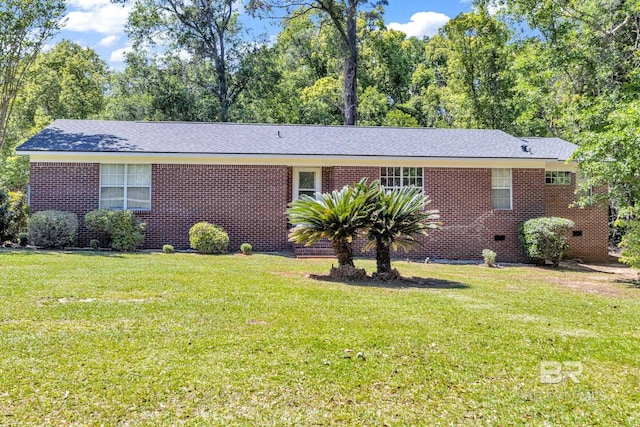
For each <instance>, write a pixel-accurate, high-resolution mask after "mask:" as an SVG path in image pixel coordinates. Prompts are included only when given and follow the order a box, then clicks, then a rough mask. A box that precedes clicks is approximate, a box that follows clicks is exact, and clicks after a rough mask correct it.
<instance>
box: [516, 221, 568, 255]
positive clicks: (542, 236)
mask: <svg viewBox="0 0 640 427" xmlns="http://www.w3.org/2000/svg"><path fill="white" fill-rule="evenodd" d="M573 225H574V223H573V221H571V220H570V219H566V218H557V217H540V218H532V219H530V220H528V221H525V222H524V223H522V224H521V225H520V241H521V243H522V246H523V248H524V251H525V253H526V254H527V256H528V257H530V258H533V259H536V260H538V261H540V262H541V263H545V262H547V261H550V262H551V263H552V264H553V266H554V267H557V266H558V265H560V261H562V258H563V257H564V256H565V255H566V254H567V252H568V251H569V245H568V244H567V236H568V233H569V231H570V230H571V229H572V228H573Z"/></svg>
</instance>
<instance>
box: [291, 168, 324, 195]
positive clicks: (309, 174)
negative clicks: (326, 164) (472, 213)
mask: <svg viewBox="0 0 640 427" xmlns="http://www.w3.org/2000/svg"><path fill="white" fill-rule="evenodd" d="M321 192H322V168H294V169H293V200H297V199H299V198H300V196H301V195H303V194H306V195H307V196H310V197H315V196H316V193H321Z"/></svg>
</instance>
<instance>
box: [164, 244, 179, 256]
mask: <svg viewBox="0 0 640 427" xmlns="http://www.w3.org/2000/svg"><path fill="white" fill-rule="evenodd" d="M175 251H176V250H175V248H174V247H173V245H163V246H162V252H164V253H165V254H172V253H174V252H175Z"/></svg>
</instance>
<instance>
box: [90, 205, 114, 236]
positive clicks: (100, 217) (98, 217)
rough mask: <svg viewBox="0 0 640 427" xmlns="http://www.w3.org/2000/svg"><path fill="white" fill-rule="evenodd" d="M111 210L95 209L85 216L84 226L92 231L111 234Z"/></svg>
mask: <svg viewBox="0 0 640 427" xmlns="http://www.w3.org/2000/svg"><path fill="white" fill-rule="evenodd" d="M111 212H112V211H110V210H109V209H104V208H103V209H95V210H92V211H89V212H87V214H86V215H85V216H84V225H85V227H87V228H88V229H89V230H90V231H98V232H103V233H108V232H109V214H110V213H111Z"/></svg>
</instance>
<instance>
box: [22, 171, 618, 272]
mask: <svg viewBox="0 0 640 427" xmlns="http://www.w3.org/2000/svg"><path fill="white" fill-rule="evenodd" d="M291 171H292V168H290V167H286V166H235V165H230V166H224V165H166V164H154V165H153V167H152V190H151V192H152V209H151V211H150V212H139V213H138V216H139V217H141V218H142V219H143V220H145V221H146V222H147V223H148V228H147V238H146V241H145V247H149V248H159V247H161V246H162V245H163V244H167V243H168V244H172V245H174V246H176V247H177V248H186V247H188V246H189V241H188V231H189V228H190V227H191V226H192V225H193V224H195V223H196V222H198V221H209V222H212V223H216V224H219V225H221V226H223V227H225V229H226V230H227V232H228V233H229V237H230V239H231V249H232V250H237V249H238V247H239V245H240V244H242V243H244V242H249V243H251V244H252V245H253V247H254V249H255V250H257V251H280V250H287V249H291V248H292V246H291V245H290V244H289V243H288V241H287V219H286V216H285V210H286V207H287V203H288V202H289V201H290V200H291V191H292V190H291V178H292V172H291ZM512 172H513V174H512V177H513V209H512V210H510V211H494V210H493V209H492V207H491V169H480V168H425V169H424V188H425V194H427V195H428V196H429V197H430V198H431V200H432V203H431V204H430V205H429V206H428V208H429V209H438V210H439V211H440V215H441V221H442V223H443V228H442V230H438V231H434V232H432V233H431V234H430V235H429V236H428V237H427V238H426V239H424V244H425V248H424V249H421V250H419V251H417V252H411V253H409V254H407V255H405V254H404V253H403V252H399V253H397V254H395V255H396V256H398V257H411V258H416V259H423V258H425V257H432V258H448V259H480V257H481V252H482V250H483V249H485V248H488V249H493V250H494V251H496V253H497V255H498V256H497V259H498V261H502V262H506V261H509V262H512V261H523V260H524V254H523V252H522V250H521V248H520V244H519V240H518V225H519V223H520V222H522V221H524V220H526V219H529V218H533V217H537V216H543V215H548V216H549V215H555V216H563V217H567V218H570V219H573V220H574V221H575V222H576V229H577V230H582V231H583V236H582V237H572V238H571V241H570V244H571V246H572V255H573V256H578V257H581V258H583V259H585V260H596V259H605V257H606V250H607V217H606V210H605V209H602V208H588V209H585V210H577V209H568V207H567V206H568V204H569V200H571V197H572V195H573V187H572V186H551V185H545V183H544V175H545V172H544V170H543V169H513V171H512ZM322 175H323V191H329V190H331V189H333V188H338V189H339V188H342V186H344V185H347V184H353V183H355V182H358V181H359V180H360V179H361V178H362V177H367V178H369V180H373V179H378V178H379V176H380V169H379V168H378V167H345V166H334V167H324V168H323V169H322ZM574 178H575V177H574ZM99 179H100V167H99V165H98V164H87V163H32V165H31V211H32V212H36V211H38V210H44V209H59V210H69V211H72V212H75V213H76V214H77V215H78V217H79V219H80V221H81V223H82V218H83V216H84V214H85V213H86V212H88V211H90V210H92V209H96V208H97V207H98V202H99V200H98V197H99ZM80 232H81V240H80V244H82V245H86V244H87V243H88V239H89V238H90V237H91V236H89V235H88V234H87V233H86V229H84V228H83V227H82V226H81V230H80ZM496 235H502V236H504V237H505V239H504V240H503V241H496V240H495V236H496Z"/></svg>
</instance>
